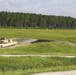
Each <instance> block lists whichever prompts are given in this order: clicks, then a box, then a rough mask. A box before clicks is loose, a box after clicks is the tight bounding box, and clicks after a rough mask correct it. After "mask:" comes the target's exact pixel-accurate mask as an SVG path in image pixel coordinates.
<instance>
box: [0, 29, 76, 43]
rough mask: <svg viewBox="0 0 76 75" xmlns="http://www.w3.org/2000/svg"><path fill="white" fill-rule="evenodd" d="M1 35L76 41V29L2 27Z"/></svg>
mask: <svg viewBox="0 0 76 75" xmlns="http://www.w3.org/2000/svg"><path fill="white" fill-rule="evenodd" d="M0 37H7V38H35V39H47V40H63V41H69V42H73V43H76V30H61V29H60V30H58V29H53V30H47V29H0Z"/></svg>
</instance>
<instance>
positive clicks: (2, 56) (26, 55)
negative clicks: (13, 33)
mask: <svg viewBox="0 0 76 75" xmlns="http://www.w3.org/2000/svg"><path fill="white" fill-rule="evenodd" d="M0 56H1V57H29V56H30V57H65V58H76V56H61V55H0Z"/></svg>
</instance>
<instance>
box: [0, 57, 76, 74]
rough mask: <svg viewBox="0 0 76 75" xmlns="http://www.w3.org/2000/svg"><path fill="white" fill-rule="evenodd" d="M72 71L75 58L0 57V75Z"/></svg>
mask: <svg viewBox="0 0 76 75" xmlns="http://www.w3.org/2000/svg"><path fill="white" fill-rule="evenodd" d="M45 68H46V69H45ZM33 69H34V70H33ZM73 69H76V58H58V57H52V58H41V57H20V58H17V57H0V75H1V73H5V72H9V73H10V72H12V74H13V72H15V73H16V72H18V71H20V72H21V71H22V72H23V71H25V72H26V71H28V72H27V73H30V72H32V73H33V72H41V71H59V70H73ZM31 70H32V71H31ZM22 72H21V73H22ZM18 74H19V75H20V73H18ZM5 75H7V74H5ZM14 75H16V74H14ZM21 75H22V74H21Z"/></svg>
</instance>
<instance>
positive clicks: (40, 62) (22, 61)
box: [0, 29, 76, 75]
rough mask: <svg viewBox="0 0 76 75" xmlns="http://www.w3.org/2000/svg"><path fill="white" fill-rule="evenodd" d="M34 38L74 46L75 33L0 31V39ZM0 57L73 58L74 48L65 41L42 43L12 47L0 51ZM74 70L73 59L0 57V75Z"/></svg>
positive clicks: (75, 50)
mask: <svg viewBox="0 0 76 75" xmlns="http://www.w3.org/2000/svg"><path fill="white" fill-rule="evenodd" d="M1 37H6V38H35V39H44V40H59V41H68V42H71V43H74V44H76V30H61V29H60V30H58V29H56V30H55V29H52V30H47V29H0V38H1ZM0 54H47V55H48V54H49V55H74V56H76V47H75V46H72V45H70V44H66V43H65V42H43V43H35V44H31V45H24V46H19V47H14V48H0ZM60 70H76V58H57V57H52V58H42V57H20V58H17V57H15V58H14V57H9V58H7V57H0V75H27V74H31V73H36V72H45V71H60Z"/></svg>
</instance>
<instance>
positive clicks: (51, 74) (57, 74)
mask: <svg viewBox="0 0 76 75" xmlns="http://www.w3.org/2000/svg"><path fill="white" fill-rule="evenodd" d="M31 75H76V70H72V71H63V72H45V73H39V74H31Z"/></svg>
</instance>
